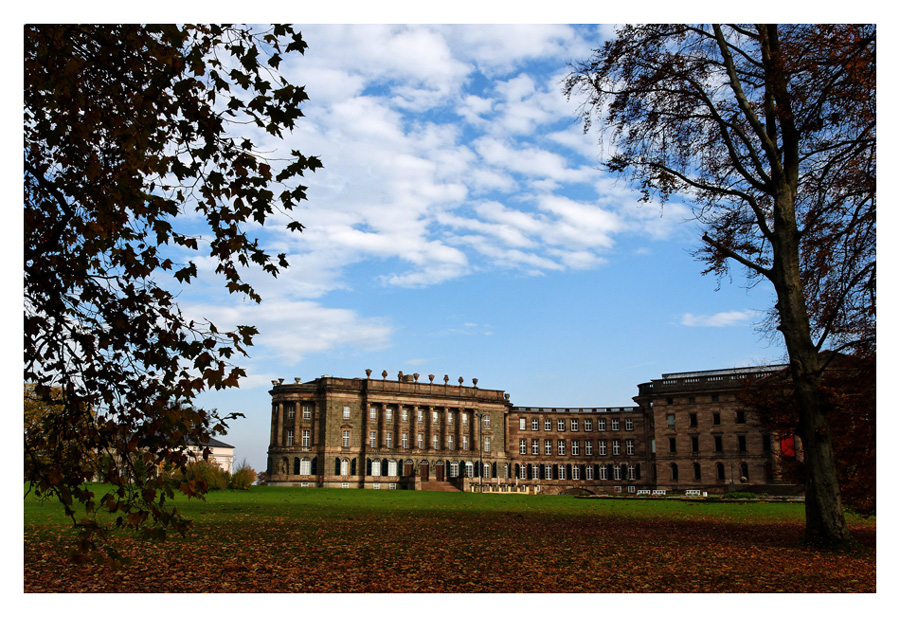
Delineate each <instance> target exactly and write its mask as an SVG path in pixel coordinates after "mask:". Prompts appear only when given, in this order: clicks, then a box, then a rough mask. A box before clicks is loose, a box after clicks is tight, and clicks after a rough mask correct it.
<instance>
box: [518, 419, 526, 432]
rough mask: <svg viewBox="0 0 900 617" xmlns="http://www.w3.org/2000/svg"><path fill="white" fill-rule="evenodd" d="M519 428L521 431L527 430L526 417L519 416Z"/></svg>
mask: <svg viewBox="0 0 900 617" xmlns="http://www.w3.org/2000/svg"><path fill="white" fill-rule="evenodd" d="M519 430H520V431H524V430H525V418H519Z"/></svg>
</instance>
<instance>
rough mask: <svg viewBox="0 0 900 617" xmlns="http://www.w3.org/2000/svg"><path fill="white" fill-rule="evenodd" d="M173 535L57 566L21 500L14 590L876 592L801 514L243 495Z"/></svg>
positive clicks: (61, 529) (778, 506) (60, 521)
mask: <svg viewBox="0 0 900 617" xmlns="http://www.w3.org/2000/svg"><path fill="white" fill-rule="evenodd" d="M179 507H180V509H181V510H182V511H183V512H184V513H185V515H186V516H187V517H188V518H191V519H192V520H193V521H194V527H193V530H192V532H191V534H190V535H189V536H188V537H187V538H186V539H181V538H175V539H171V540H168V541H166V542H161V543H148V542H143V541H139V540H136V539H133V538H130V537H128V536H121V537H116V540H115V541H116V546H117V547H118V548H119V549H120V550H121V551H123V552H124V553H125V554H127V555H128V556H130V557H131V558H132V559H133V562H132V563H131V564H130V565H127V566H124V567H123V568H121V569H119V570H116V571H112V570H109V569H108V568H105V567H103V566H99V565H93V564H88V565H80V566H75V565H73V564H71V563H69V562H68V561H67V560H66V558H65V547H66V546H67V545H68V543H70V542H71V538H72V534H71V532H70V531H69V529H68V526H67V521H66V519H65V518H64V517H63V516H62V514H61V511H60V508H59V506H58V505H57V504H54V503H52V502H46V503H42V502H40V501H39V500H36V499H34V498H33V497H29V498H26V500H25V530H24V531H25V581H24V587H25V591H26V592H53V591H58V592H144V591H167V592H391V591H401V592H496V591H503V592H591V593H595V592H596V593H619V592H810V591H813V592H874V591H875V520H874V519H861V518H857V517H853V516H851V517H850V520H849V522H850V524H851V528H852V530H853V533H854V536H855V537H856V538H857V539H858V540H859V542H860V543H861V544H862V546H863V548H862V549H861V550H858V551H853V552H849V553H829V552H819V551H816V550H812V549H809V548H806V547H804V546H803V545H802V544H801V543H800V539H801V537H802V534H803V506H802V505H801V504H796V503H725V502H703V501H691V502H686V501H679V500H671V499H669V500H638V499H577V498H574V497H563V496H542V495H476V494H465V493H431V492H414V491H372V490H368V491H366V490H339V489H300V488H276V487H253V488H252V489H251V490H250V491H243V492H236V491H215V492H212V493H210V494H209V496H208V498H207V501H206V502H202V501H198V500H190V501H188V500H184V499H183V500H180V501H179Z"/></svg>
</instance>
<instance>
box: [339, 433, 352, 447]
mask: <svg viewBox="0 0 900 617" xmlns="http://www.w3.org/2000/svg"><path fill="white" fill-rule="evenodd" d="M341 446H342V447H344V448H349V447H350V431H343V432H342V433H341Z"/></svg>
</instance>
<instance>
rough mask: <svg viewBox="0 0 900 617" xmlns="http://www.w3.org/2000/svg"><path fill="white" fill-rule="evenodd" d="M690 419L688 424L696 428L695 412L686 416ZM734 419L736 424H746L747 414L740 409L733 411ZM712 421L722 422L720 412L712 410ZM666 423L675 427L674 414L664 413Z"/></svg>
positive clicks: (717, 423)
mask: <svg viewBox="0 0 900 617" xmlns="http://www.w3.org/2000/svg"><path fill="white" fill-rule="evenodd" d="M688 419H689V421H690V426H691V427H692V428H697V426H698V424H697V414H696V413H691V414H690V415H689V417H688ZM734 421H735V423H736V424H746V423H747V414H746V413H745V412H743V411H741V410H738V411H736V412H735V416H734ZM712 423H713V424H714V425H719V424H722V414H721V413H720V412H718V411H714V412H713V414H712ZM666 424H668V425H669V426H670V427H673V428H674V427H675V414H674V413H669V414H666Z"/></svg>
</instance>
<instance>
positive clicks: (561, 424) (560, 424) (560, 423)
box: [556, 420, 566, 433]
mask: <svg viewBox="0 0 900 617" xmlns="http://www.w3.org/2000/svg"><path fill="white" fill-rule="evenodd" d="M556 431H557V432H558V433H564V432H565V431H566V421H565V420H557V421H556Z"/></svg>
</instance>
